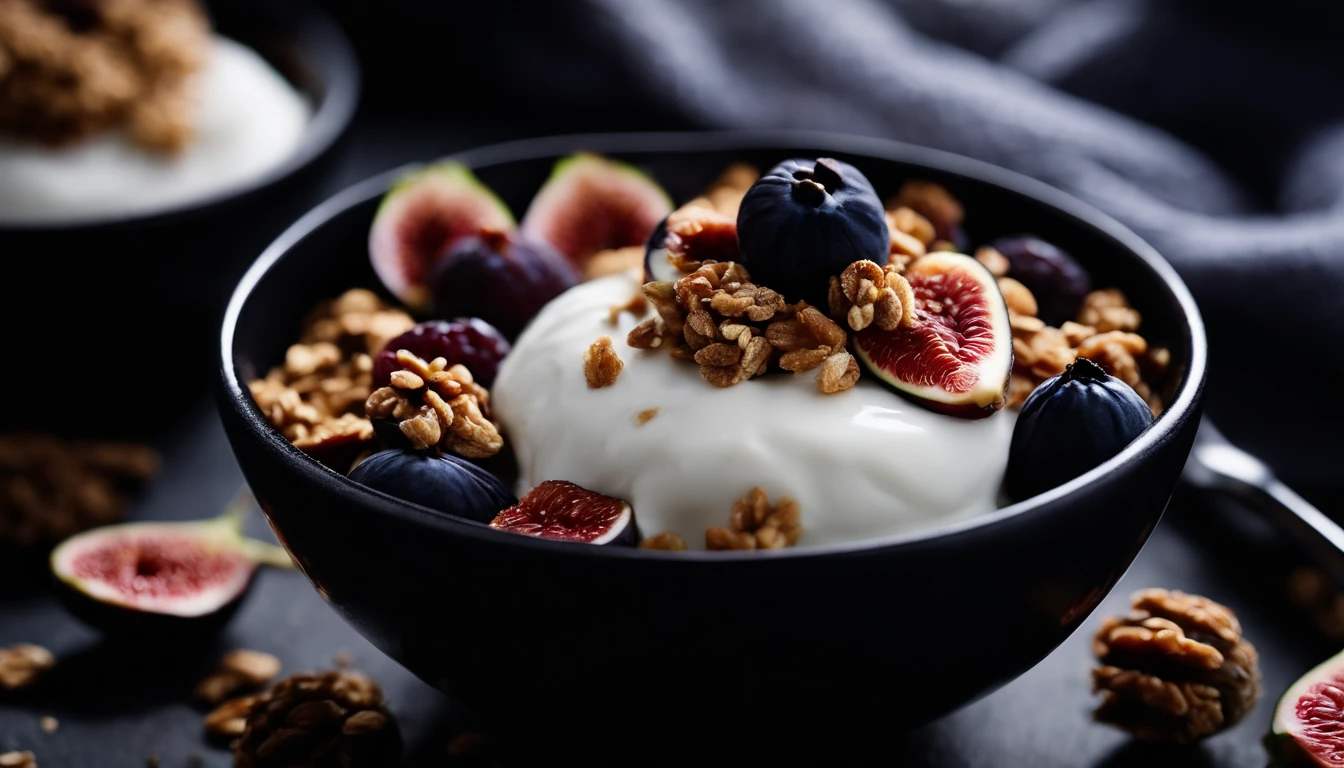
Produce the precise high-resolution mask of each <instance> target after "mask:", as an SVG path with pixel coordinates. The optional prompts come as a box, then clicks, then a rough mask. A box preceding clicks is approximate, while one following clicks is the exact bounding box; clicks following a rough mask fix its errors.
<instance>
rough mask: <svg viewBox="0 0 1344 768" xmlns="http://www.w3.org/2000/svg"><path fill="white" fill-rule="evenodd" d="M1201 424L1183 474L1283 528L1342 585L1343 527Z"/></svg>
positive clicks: (1259, 462)
mask: <svg viewBox="0 0 1344 768" xmlns="http://www.w3.org/2000/svg"><path fill="white" fill-rule="evenodd" d="M1206 425H1207V422H1205V425H1201V427H1200V436H1199V440H1198V442H1197V443H1196V445H1195V448H1194V450H1193V451H1192V452H1191V454H1190V464H1189V465H1187V467H1186V473H1185V478H1186V480H1187V481H1189V482H1191V483H1192V484H1194V485H1196V486H1198V487H1200V488H1205V489H1208V490H1216V491H1221V492H1224V493H1228V494H1230V495H1233V496H1235V497H1236V498H1238V499H1240V500H1242V501H1245V502H1247V504H1248V505H1249V506H1250V507H1252V508H1253V509H1254V510H1255V511H1257V512H1259V513H1261V514H1262V515H1265V516H1266V517H1267V518H1268V519H1269V522H1270V523H1271V524H1273V525H1275V527H1277V528H1278V529H1279V530H1282V531H1286V532H1287V533H1288V534H1289V535H1290V536H1292V537H1293V538H1294V539H1296V540H1297V542H1298V543H1299V544H1300V545H1301V546H1302V547H1303V549H1305V550H1306V553H1307V554H1308V555H1309V556H1310V557H1311V559H1312V561H1313V562H1314V563H1315V564H1316V565H1317V566H1319V567H1320V568H1322V569H1323V570H1325V571H1326V573H1328V574H1329V575H1330V576H1331V577H1332V578H1333V579H1334V580H1335V581H1336V583H1338V584H1341V585H1344V528H1341V527H1340V526H1339V525H1338V524H1337V523H1335V521H1333V520H1331V519H1330V518H1329V517H1327V516H1326V515H1325V514H1324V513H1323V512H1321V511H1320V510H1319V509H1317V508H1316V507H1314V506H1312V505H1311V503H1310V502H1308V501H1307V500H1306V499H1304V498H1302V497H1301V496H1299V495H1297V493H1296V492H1295V491H1294V490H1293V489H1292V488H1289V487H1288V486H1287V485H1285V484H1284V483H1283V482H1281V481H1280V480H1279V479H1278V478H1276V477H1275V476H1274V474H1273V472H1271V471H1270V469H1269V467H1267V466H1265V464H1264V463H1263V462H1261V461H1260V460H1259V459H1257V458H1255V457H1254V456H1252V455H1250V454H1248V453H1246V452H1245V451H1242V450H1241V449H1239V448H1237V447H1235V446H1233V445H1232V444H1230V443H1228V442H1226V441H1225V440H1223V439H1222V436H1221V435H1218V434H1217V432H1216V431H1212V430H1207V431H1206V428H1205V426H1206Z"/></svg>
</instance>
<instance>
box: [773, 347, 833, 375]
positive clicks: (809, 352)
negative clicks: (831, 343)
mask: <svg viewBox="0 0 1344 768" xmlns="http://www.w3.org/2000/svg"><path fill="white" fill-rule="evenodd" d="M830 355H831V350H830V348H828V347H817V348H816V349H798V350H794V351H793V352H785V353H784V354H782V355H780V357H779V367H780V368H783V369H784V370H786V371H792V372H794V373H802V372H803V371H810V370H812V369H813V368H816V367H817V366H819V365H821V364H822V363H823V362H824V361H825V360H826V358H828V357H830Z"/></svg>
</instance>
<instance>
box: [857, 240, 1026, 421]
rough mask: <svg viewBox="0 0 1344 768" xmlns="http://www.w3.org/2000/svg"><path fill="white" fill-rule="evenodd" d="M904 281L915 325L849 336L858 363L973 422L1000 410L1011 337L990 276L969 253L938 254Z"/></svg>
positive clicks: (1003, 306)
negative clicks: (910, 290) (909, 292)
mask: <svg viewBox="0 0 1344 768" xmlns="http://www.w3.org/2000/svg"><path fill="white" fill-rule="evenodd" d="M905 278H906V279H907V280H909V281H910V287H911V288H913V289H914V295H915V318H916V319H915V323H914V325H913V326H911V327H905V326H902V327H900V328H897V329H896V330H894V331H884V330H882V329H881V328H878V327H877V326H876V325H870V326H868V328H866V329H864V330H863V331H861V332H859V333H858V334H855V336H854V347H855V352H856V354H857V356H858V358H859V360H860V362H862V363H863V365H864V367H865V368H867V369H868V370H869V371H872V372H873V373H874V374H875V375H876V376H877V377H878V378H879V379H881V380H882V381H883V382H885V383H886V384H887V385H889V386H890V387H892V388H893V389H895V390H896V391H897V392H898V393H900V394H902V395H905V396H906V397H908V398H910V399H911V400H913V401H915V402H916V403H919V404H920V405H922V406H924V407H926V408H929V409H931V410H934V411H938V412H941V413H946V414H949V415H952V416H959V417H962V418H970V419H976V418H983V417H985V416H989V415H990V414H992V413H994V412H995V411H997V410H998V409H1000V408H1002V407H1003V405H1004V403H1005V402H1006V400H1007V396H1006V393H1007V389H1008V375H1009V374H1010V373H1011V372H1012V368H1013V340H1012V330H1011V328H1010V327H1009V325H1008V307H1007V305H1006V304H1005V303H1004V301H1003V295H1002V294H1001V293H1000V292H999V287H998V284H997V283H996V282H995V280H994V276H993V275H991V274H990V273H989V270H987V269H985V268H984V266H982V265H981V264H980V262H978V261H976V260H975V259H973V258H971V257H970V256H966V255H964V254H960V253H952V252H950V251H940V252H937V253H931V254H929V255H928V256H925V257H924V258H922V259H919V260H917V261H915V262H914V263H913V264H911V265H910V267H909V269H907V270H906V272H905Z"/></svg>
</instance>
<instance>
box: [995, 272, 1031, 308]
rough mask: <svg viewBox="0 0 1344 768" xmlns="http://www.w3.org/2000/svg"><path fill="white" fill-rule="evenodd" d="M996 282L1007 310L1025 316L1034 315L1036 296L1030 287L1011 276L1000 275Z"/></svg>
mask: <svg viewBox="0 0 1344 768" xmlns="http://www.w3.org/2000/svg"><path fill="white" fill-rule="evenodd" d="M998 282H999V291H1000V292H1001V293H1002V294H1003V301H1004V303H1005V304H1007V305H1008V311H1009V312H1016V313H1017V314H1019V315H1026V316H1027V317H1035V316H1036V312H1037V307H1036V297H1035V296H1033V295H1032V293H1031V289H1029V288H1027V286H1025V285H1023V284H1022V283H1020V282H1018V281H1017V280H1014V279H1013V278H1011V277H1000V278H999V280H998Z"/></svg>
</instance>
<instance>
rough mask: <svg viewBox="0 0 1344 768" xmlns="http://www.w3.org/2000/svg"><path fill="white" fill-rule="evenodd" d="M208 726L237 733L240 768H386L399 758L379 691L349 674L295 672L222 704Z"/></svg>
mask: <svg viewBox="0 0 1344 768" xmlns="http://www.w3.org/2000/svg"><path fill="white" fill-rule="evenodd" d="M205 723H206V729H207V731H208V732H210V733H212V734H214V735H219V736H228V735H237V736H238V738H237V740H236V741H234V744H233V759H234V765H235V766H237V767H238V768H281V766H292V765H311V766H314V767H315V768H363V767H365V766H367V768H383V766H389V765H395V764H396V763H397V758H398V756H399V754H400V753H401V736H400V733H399V731H398V729H397V724H396V720H395V719H394V718H393V716H392V713H391V712H390V711H389V710H388V708H387V704H386V702H385V700H384V698H383V691H382V689H381V688H379V687H378V684H377V683H375V682H373V681H372V680H370V679H369V678H367V677H365V676H364V675H361V674H359V673H357V672H349V671H345V670H333V671H330V672H322V673H303V674H297V675H291V676H289V677H287V678H285V679H283V680H281V681H279V682H278V683H276V684H275V685H274V686H272V687H271V688H270V689H269V690H267V691H265V692H264V693H261V694H258V695H256V696H247V697H244V698H241V699H234V700H231V701H228V702H225V703H224V704H223V705H221V706H220V707H219V708H218V709H216V710H215V711H214V712H211V713H210V714H209V715H207V716H206V719H205Z"/></svg>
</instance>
